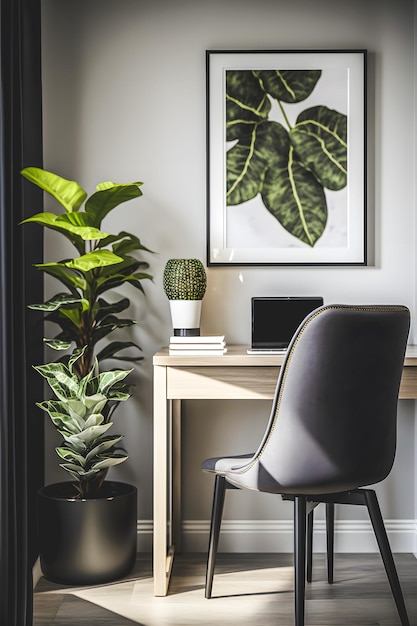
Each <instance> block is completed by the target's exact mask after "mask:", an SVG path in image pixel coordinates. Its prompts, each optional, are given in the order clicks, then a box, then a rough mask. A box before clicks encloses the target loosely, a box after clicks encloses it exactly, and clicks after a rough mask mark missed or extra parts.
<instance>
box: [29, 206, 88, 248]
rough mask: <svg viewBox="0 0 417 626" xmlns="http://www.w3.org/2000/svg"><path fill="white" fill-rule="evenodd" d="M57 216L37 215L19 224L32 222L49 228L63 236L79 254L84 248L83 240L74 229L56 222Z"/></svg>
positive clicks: (50, 214)
mask: <svg viewBox="0 0 417 626" xmlns="http://www.w3.org/2000/svg"><path fill="white" fill-rule="evenodd" d="M57 219H58V216H57V215H55V213H48V212H46V211H45V212H44V213H37V214H36V215H32V217H28V218H27V219H25V220H23V221H22V222H20V223H21V224H29V223H30V222H33V223H34V224H39V225H40V226H44V227H45V228H49V229H51V230H56V231H57V232H59V233H60V234H61V235H64V237H66V238H67V239H68V240H69V241H70V242H71V243H72V244H73V246H75V247H76V248H77V250H78V251H79V252H80V253H81V251H82V250H83V247H84V243H83V239H82V238H81V237H80V236H79V234H78V233H76V232H75V230H74V228H69V227H68V225H66V224H63V223H61V224H60V223H59V222H57Z"/></svg>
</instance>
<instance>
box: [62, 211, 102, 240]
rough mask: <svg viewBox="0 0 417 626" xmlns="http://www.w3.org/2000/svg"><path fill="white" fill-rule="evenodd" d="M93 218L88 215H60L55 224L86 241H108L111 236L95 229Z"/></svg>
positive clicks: (79, 213)
mask: <svg viewBox="0 0 417 626" xmlns="http://www.w3.org/2000/svg"><path fill="white" fill-rule="evenodd" d="M91 221H92V220H91V218H90V216H89V215H87V214H86V213H81V212H78V213H66V214H64V215H59V216H58V217H57V219H56V222H55V224H56V225H57V226H62V227H63V228H66V229H67V230H69V231H70V232H72V233H74V234H75V235H78V236H79V237H81V239H83V240H84V241H94V240H96V239H106V238H107V237H108V236H109V234H108V233H103V232H102V231H101V230H100V229H98V228H95V226H94V224H92V223H91Z"/></svg>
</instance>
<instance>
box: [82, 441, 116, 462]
mask: <svg viewBox="0 0 417 626" xmlns="http://www.w3.org/2000/svg"><path fill="white" fill-rule="evenodd" d="M122 439H123V437H122V436H121V435H116V436H114V437H103V440H102V441H101V442H100V443H99V444H98V445H97V446H94V448H92V449H91V450H90V452H89V453H88V454H87V457H86V458H87V461H90V460H91V459H93V458H94V457H95V456H97V455H98V454H103V452H106V450H110V448H113V447H114V446H115V445H116V443H119V441H121V440H122Z"/></svg>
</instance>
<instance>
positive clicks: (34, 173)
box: [21, 167, 87, 212]
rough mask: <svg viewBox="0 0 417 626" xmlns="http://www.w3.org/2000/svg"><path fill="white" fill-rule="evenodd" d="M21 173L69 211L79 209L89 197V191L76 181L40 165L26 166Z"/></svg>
mask: <svg viewBox="0 0 417 626" xmlns="http://www.w3.org/2000/svg"><path fill="white" fill-rule="evenodd" d="M21 174H22V176H24V177H25V178H27V180H29V181H30V182H31V183H33V184H35V185H37V186H38V187H40V188H41V189H43V190H44V191H46V192H48V193H49V194H50V195H51V196H53V197H54V198H55V199H56V200H58V202H59V203H60V204H61V205H62V206H63V207H64V208H65V210H66V211H68V212H71V211H78V209H79V208H80V206H81V205H82V203H83V202H84V200H85V199H86V197H87V193H86V192H85V191H84V189H83V188H82V187H80V185H79V184H78V183H76V182H75V181H73V180H67V179H65V178H62V177H61V176H59V175H58V174H54V173H53V172H48V171H46V170H43V169H41V168H39V167H26V168H25V169H23V170H22V171H21Z"/></svg>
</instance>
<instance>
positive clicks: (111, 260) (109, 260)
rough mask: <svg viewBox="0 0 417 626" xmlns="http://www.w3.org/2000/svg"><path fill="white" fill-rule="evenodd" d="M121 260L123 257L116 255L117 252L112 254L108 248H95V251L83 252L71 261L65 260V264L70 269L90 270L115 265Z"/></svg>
mask: <svg viewBox="0 0 417 626" xmlns="http://www.w3.org/2000/svg"><path fill="white" fill-rule="evenodd" d="M122 261H123V259H122V258H121V257H119V256H117V254H114V253H113V252H111V251H110V250H96V251H95V252H87V254H83V255H82V256H80V257H78V258H77V259H73V260H72V261H67V262H66V263H65V265H66V267H69V268H70V269H76V270H80V271H82V272H89V271H90V270H94V269H97V268H99V267H106V266H107V265H117V263H121V262H122Z"/></svg>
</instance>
